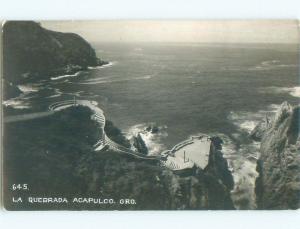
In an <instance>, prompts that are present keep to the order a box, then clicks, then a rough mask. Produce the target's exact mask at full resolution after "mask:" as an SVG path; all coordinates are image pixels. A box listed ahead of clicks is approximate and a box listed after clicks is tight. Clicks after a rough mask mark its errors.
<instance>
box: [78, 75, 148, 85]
mask: <svg viewBox="0 0 300 229" xmlns="http://www.w3.org/2000/svg"><path fill="white" fill-rule="evenodd" d="M151 78H152V75H145V76H140V77H133V78H127V79H111V77H106V78H96V79H90V80H86V81H82V82H76V84H105V83H119V82H126V81H132V80H148V79H151Z"/></svg>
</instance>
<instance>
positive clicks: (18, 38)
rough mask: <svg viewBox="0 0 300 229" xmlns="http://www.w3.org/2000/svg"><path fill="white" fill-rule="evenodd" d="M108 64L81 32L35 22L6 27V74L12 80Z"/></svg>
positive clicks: (36, 78) (16, 23)
mask: <svg viewBox="0 0 300 229" xmlns="http://www.w3.org/2000/svg"><path fill="white" fill-rule="evenodd" d="M106 63H107V62H105V61H102V60H99V59H98V58H97V57H96V54H95V51H94V49H93V48H92V47H91V45H90V44H89V43H88V42H87V41H86V40H84V39H83V38H82V37H80V36H79V35H77V34H73V33H61V32H54V31H50V30H47V29H44V28H42V27H41V25H40V24H39V23H36V22H32V21H7V22H6V23H5V24H4V26H3V76H4V79H5V80H6V81H8V82H10V83H11V82H12V83H25V82H33V81H36V80H40V79H49V78H50V77H51V76H57V75H60V74H62V75H63V74H73V73H75V72H76V71H79V70H85V69H87V67H88V66H97V65H103V64H106Z"/></svg>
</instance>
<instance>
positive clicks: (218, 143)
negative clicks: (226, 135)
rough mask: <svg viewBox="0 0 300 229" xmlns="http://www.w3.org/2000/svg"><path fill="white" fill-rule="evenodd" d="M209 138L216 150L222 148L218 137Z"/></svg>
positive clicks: (221, 142)
mask: <svg viewBox="0 0 300 229" xmlns="http://www.w3.org/2000/svg"><path fill="white" fill-rule="evenodd" d="M210 139H211V141H212V143H213V145H214V146H215V148H216V149H217V150H222V144H223V140H222V139H221V138H220V137H218V136H214V137H211V138H210Z"/></svg>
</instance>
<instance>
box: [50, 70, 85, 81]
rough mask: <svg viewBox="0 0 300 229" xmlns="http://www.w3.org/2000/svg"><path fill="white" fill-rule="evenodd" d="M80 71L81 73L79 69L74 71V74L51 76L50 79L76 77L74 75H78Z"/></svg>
mask: <svg viewBox="0 0 300 229" xmlns="http://www.w3.org/2000/svg"><path fill="white" fill-rule="evenodd" d="M80 73H81V71H79V72H76V73H75V74H70V75H62V76H56V77H51V80H60V79H64V78H69V77H76V76H78V75H79V74H80Z"/></svg>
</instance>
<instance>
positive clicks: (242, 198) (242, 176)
mask: <svg viewBox="0 0 300 229" xmlns="http://www.w3.org/2000/svg"><path fill="white" fill-rule="evenodd" d="M210 135H211V136H218V137H220V138H221V139H222V140H223V144H222V153H223V156H224V158H226V160H227V163H228V167H229V170H230V171H231V173H232V176H233V180H234V184H235V185H234V189H233V190H232V192H231V197H232V200H233V202H234V205H235V207H236V208H237V209H255V208H256V204H255V191H254V189H255V180H256V177H257V176H258V173H257V172H256V160H257V158H258V155H259V146H260V144H259V143H255V142H250V143H249V144H242V145H239V146H237V144H235V143H234V142H233V140H232V139H231V138H229V137H228V136H227V135H225V134H221V133H217V134H216V133H212V134H210Z"/></svg>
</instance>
